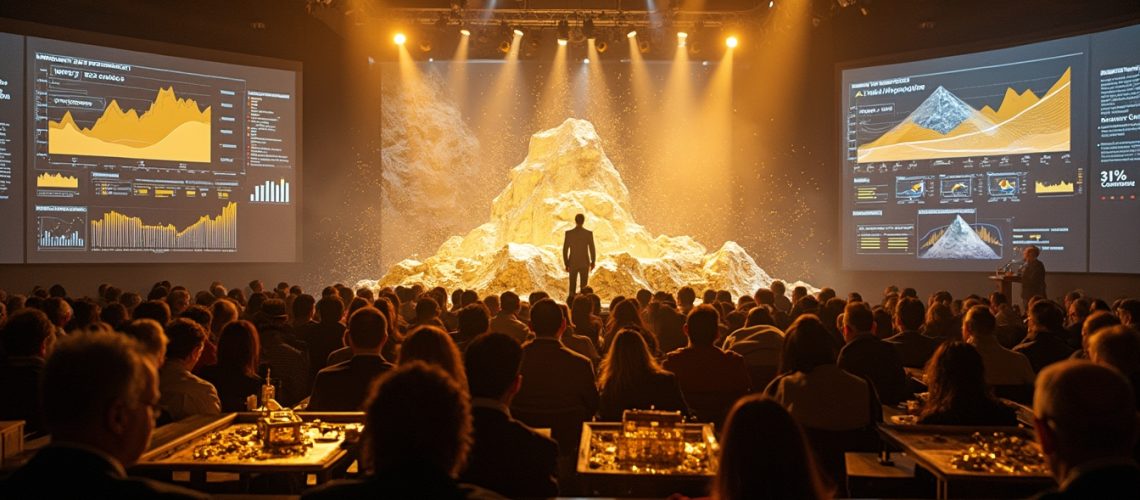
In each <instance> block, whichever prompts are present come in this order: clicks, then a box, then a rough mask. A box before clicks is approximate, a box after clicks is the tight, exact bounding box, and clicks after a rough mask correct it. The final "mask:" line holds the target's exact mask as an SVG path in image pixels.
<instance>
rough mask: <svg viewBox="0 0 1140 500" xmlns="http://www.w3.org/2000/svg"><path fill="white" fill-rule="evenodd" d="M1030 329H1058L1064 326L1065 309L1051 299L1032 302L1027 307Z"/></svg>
mask: <svg viewBox="0 0 1140 500" xmlns="http://www.w3.org/2000/svg"><path fill="white" fill-rule="evenodd" d="M1029 326H1030V329H1031V330H1033V329H1035V328H1036V329H1041V328H1044V329H1046V330H1051V331H1058V330H1061V329H1062V328H1064V327H1065V310H1064V309H1062V308H1061V306H1060V305H1058V304H1057V303H1056V302H1053V301H1052V300H1048V299H1043V300H1038V301H1037V302H1034V303H1033V305H1032V306H1031V307H1030V308H1029Z"/></svg>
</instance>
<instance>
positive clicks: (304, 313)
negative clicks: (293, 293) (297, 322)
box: [293, 293, 317, 319]
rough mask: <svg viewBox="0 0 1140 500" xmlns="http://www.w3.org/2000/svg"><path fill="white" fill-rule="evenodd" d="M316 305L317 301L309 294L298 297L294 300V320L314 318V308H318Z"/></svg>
mask: <svg viewBox="0 0 1140 500" xmlns="http://www.w3.org/2000/svg"><path fill="white" fill-rule="evenodd" d="M316 304H317V299H314V298H313V296H312V295H309V294H307V293H303V294H300V295H297V298H295V299H293V318H295V319H299V318H310V317H312V314H313V311H314V306H316Z"/></svg>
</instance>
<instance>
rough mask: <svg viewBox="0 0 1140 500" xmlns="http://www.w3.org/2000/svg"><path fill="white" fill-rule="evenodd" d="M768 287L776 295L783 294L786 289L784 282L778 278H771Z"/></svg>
mask: <svg viewBox="0 0 1140 500" xmlns="http://www.w3.org/2000/svg"><path fill="white" fill-rule="evenodd" d="M768 289H769V290H771V291H772V293H773V294H776V295H783V294H784V293H786V292H787V291H788V287H787V286H785V285H784V282H783V281H780V280H772V283H771V284H770V285H768Z"/></svg>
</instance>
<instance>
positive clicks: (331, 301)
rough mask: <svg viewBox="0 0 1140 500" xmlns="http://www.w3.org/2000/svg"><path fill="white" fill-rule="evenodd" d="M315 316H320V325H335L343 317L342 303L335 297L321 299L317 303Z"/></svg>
mask: <svg viewBox="0 0 1140 500" xmlns="http://www.w3.org/2000/svg"><path fill="white" fill-rule="evenodd" d="M317 314H320V315H321V322H322V323H336V322H337V321H340V319H341V316H344V302H341V300H340V297H339V296H337V295H330V296H328V297H321V300H319V301H317Z"/></svg>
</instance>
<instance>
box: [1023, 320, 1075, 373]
mask: <svg viewBox="0 0 1140 500" xmlns="http://www.w3.org/2000/svg"><path fill="white" fill-rule="evenodd" d="M1074 350H1075V349H1073V348H1072V347H1069V344H1068V343H1067V342H1065V337H1064V334H1063V333H1060V332H1051V331H1048V330H1040V331H1033V332H1029V335H1028V336H1026V337H1025V340H1023V341H1021V343H1020V344H1017V345H1016V346H1014V348H1013V351H1014V352H1020V353H1022V354H1024V355H1025V357H1027V358H1029V364H1030V365H1033V371H1034V372H1037V373H1040V372H1041V369H1042V368H1045V367H1046V366H1049V365H1051V364H1053V363H1056V362H1058V361H1061V360H1064V359H1067V358H1068V357H1069V356H1072V355H1073V351H1074Z"/></svg>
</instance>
